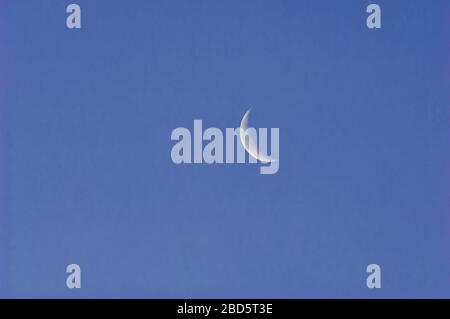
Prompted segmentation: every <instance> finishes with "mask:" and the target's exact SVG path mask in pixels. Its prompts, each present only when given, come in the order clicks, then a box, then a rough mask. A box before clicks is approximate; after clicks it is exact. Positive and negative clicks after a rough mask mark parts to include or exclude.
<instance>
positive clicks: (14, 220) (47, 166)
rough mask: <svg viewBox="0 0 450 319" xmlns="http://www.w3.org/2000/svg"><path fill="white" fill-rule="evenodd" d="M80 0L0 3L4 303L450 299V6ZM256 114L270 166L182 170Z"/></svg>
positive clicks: (0, 286) (0, 291) (0, 278)
mask: <svg viewBox="0 0 450 319" xmlns="http://www.w3.org/2000/svg"><path fill="white" fill-rule="evenodd" d="M74 2H76V3H78V4H79V5H80V6H81V8H82V29H81V30H69V29H67V28H66V26H65V20H66V16H67V14H66V13H65V7H66V6H67V5H68V4H69V3H70V2H67V1H49V0H47V1H44V0H39V1H12V0H1V1H0V29H1V31H0V59H1V60H0V68H1V69H0V70H1V72H0V73H1V75H0V84H1V88H0V101H1V104H0V114H1V119H0V124H1V130H0V142H1V143H2V145H1V149H2V151H1V153H0V156H1V158H0V159H1V161H0V163H1V165H2V166H3V169H2V173H1V175H0V177H1V178H2V187H1V188H0V191H1V193H0V195H1V197H0V200H1V203H0V204H1V205H0V209H1V212H0V218H1V220H0V222H1V225H0V232H1V235H0V239H1V243H0V249H1V251H0V296H2V297H62V298H72V297H73V298H78V297H125V298H131V297H140V298H141V297H143V298H147V297H153V298H155V297H156V298H172V297H180V298H184V297H191V298H194V297H197V298H202V297H254V298H258V297H277V298H299V297H344V298H345V297H369V298H372V297H373V298H379V297H447V298H448V297H450V276H449V275H450V271H449V269H450V216H449V213H450V209H449V193H450V192H449V191H450V187H449V186H450V185H449V182H450V172H449V163H450V158H449V149H450V148H449V129H448V127H449V122H448V121H449V118H450V117H449V115H450V114H449V108H448V105H450V104H449V102H450V96H449V84H450V83H449V74H450V72H449V71H450V67H449V62H450V59H449V52H450V50H449V39H450V34H449V33H450V31H449V30H450V28H449V22H450V8H449V7H450V4H449V3H448V1H443V0H442V1H439V0H436V1H424V0H414V1H412V0H410V1H376V3H378V4H379V5H381V8H382V29H381V30H369V29H367V27H366V24H365V20H366V17H367V13H366V12H365V11H366V10H365V9H366V6H367V5H368V4H369V3H371V1H356V0H353V1H312V0H311V1H143V0H142V1H137V0H136V1H132V2H130V1H111V0H110V1H106V0H101V1H99V0H96V1H92V0H91V1H86V0H84V1H81V0H79V1H74ZM249 107H252V108H253V109H252V118H251V124H254V125H255V126H256V127H279V128H280V170H279V172H278V173H277V174H275V175H260V174H259V168H258V167H257V166H255V165H253V164H241V165H237V164H235V165H193V164H192V165H175V164H174V163H172V161H171V158H170V151H171V148H172V146H173V144H174V143H173V142H172V141H171V140H170V134H171V131H172V130H173V129H174V128H176V127H180V126H184V127H188V128H191V129H192V127H193V121H194V119H202V120H203V125H204V126H205V127H210V126H215V127H219V128H222V129H225V128H226V127H238V125H239V122H240V120H241V117H242V115H243V114H244V113H245V111H247V109H248V108H249ZM70 263H77V264H79V265H80V266H81V268H82V288H81V289H80V290H69V289H67V288H66V285H65V281H66V276H67V274H66V273H65V267H66V266H67V265H68V264H70ZM371 263H377V264H379V265H380V266H381V268H382V288H381V289H379V290H369V289H368V288H367V287H366V285H365V279H366V275H367V274H366V273H365V269H366V266H367V265H368V264H371Z"/></svg>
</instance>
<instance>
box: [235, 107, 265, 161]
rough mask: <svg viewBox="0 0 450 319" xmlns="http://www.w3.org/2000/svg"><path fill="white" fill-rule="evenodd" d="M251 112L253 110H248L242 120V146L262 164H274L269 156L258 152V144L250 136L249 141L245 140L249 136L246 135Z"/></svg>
mask: <svg viewBox="0 0 450 319" xmlns="http://www.w3.org/2000/svg"><path fill="white" fill-rule="evenodd" d="M250 111H251V109H250V110H248V111H247V112H246V113H245V114H244V117H243V118H242V121H241V126H240V128H239V137H240V139H241V143H242V146H243V147H244V149H245V150H246V151H247V152H248V153H249V154H250V155H251V156H253V157H254V158H255V159H257V160H259V161H261V162H264V163H270V162H273V161H274V160H273V159H271V158H270V157H269V156H267V155H265V154H260V153H259V152H258V147H257V145H256V143H255V142H254V141H253V140H252V138H251V136H250V135H248V139H246V138H245V137H246V136H247V134H245V133H246V131H247V129H248V118H249V115H250Z"/></svg>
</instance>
